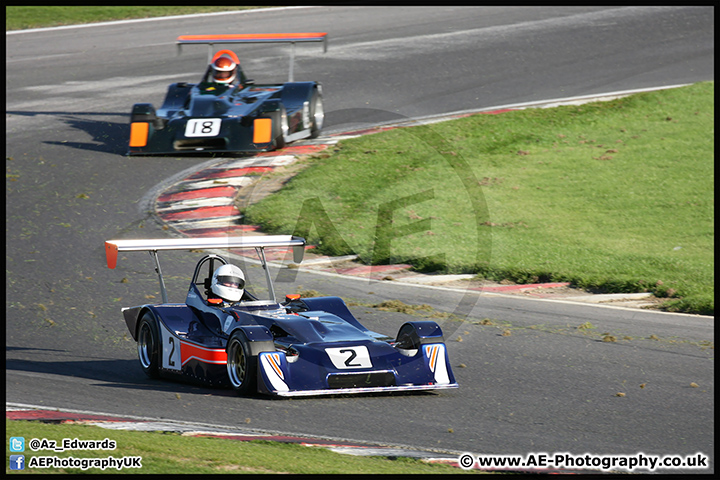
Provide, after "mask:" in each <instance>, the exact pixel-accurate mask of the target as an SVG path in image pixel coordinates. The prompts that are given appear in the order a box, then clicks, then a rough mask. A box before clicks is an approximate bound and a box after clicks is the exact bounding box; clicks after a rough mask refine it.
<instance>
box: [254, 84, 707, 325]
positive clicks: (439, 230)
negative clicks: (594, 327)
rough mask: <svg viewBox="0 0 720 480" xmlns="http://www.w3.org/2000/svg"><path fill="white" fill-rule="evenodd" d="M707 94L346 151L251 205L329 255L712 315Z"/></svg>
mask: <svg viewBox="0 0 720 480" xmlns="http://www.w3.org/2000/svg"><path fill="white" fill-rule="evenodd" d="M713 157H714V84H713V83H701V84H696V85H692V86H688V87H683V88H677V89H669V90H663V91H657V92H649V93H641V94H636V95H632V96H630V97H626V98H623V99H618V100H613V101H609V102H596V103H590V104H586V105H581V106H562V107H557V108H550V109H527V110H522V111H515V112H509V113H503V114H500V115H474V116H471V117H467V118H463V119H457V120H453V121H448V122H442V123H437V124H433V125H427V126H417V127H410V128H402V129H395V130H391V131H387V132H383V133H377V134H373V135H367V136H364V137H361V138H356V139H351V140H346V141H343V142H342V143H341V144H339V145H338V146H337V147H335V148H334V150H331V151H329V153H321V154H320V155H317V156H315V157H314V158H312V159H310V160H309V161H308V162H309V166H308V167H307V168H305V169H304V170H303V171H302V172H301V173H300V174H298V175H297V176H296V177H294V178H293V179H292V180H291V181H290V182H288V184H287V185H286V186H285V187H284V188H283V189H282V190H281V191H279V192H278V193H276V194H274V195H272V196H270V197H268V198H266V199H265V200H263V201H262V202H260V203H258V204H256V205H252V206H249V207H248V208H247V211H246V212H245V214H246V222H247V223H252V224H257V225H260V226H261V227H262V228H263V230H264V231H266V232H268V233H295V234H301V235H305V236H306V237H307V238H308V240H309V241H310V242H311V243H315V244H317V245H318V247H319V251H320V252H323V253H326V254H330V255H346V254H351V253H355V254H358V255H359V256H360V258H361V259H362V260H363V261H364V262H366V263H391V262H392V263H411V264H413V265H414V266H415V267H416V268H417V269H418V270H424V271H431V270H434V271H443V272H450V273H460V272H463V273H467V272H472V273H477V274H478V275H480V276H482V277H485V278H489V279H494V280H502V279H509V280H512V281H516V282H519V283H528V282H537V281H571V282H573V284H574V285H576V286H578V287H581V288H587V289H596V290H598V291H604V292H639V291H651V292H653V293H655V294H656V295H658V296H661V297H668V299H669V300H668V301H667V302H665V304H664V307H663V308H665V309H666V310H670V311H681V312H689V313H700V314H714V235H715V234H714V168H713V160H714V158H713Z"/></svg>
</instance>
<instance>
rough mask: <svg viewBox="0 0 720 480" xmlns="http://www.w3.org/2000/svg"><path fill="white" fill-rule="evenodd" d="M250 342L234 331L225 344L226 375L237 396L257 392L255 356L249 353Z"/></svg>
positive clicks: (237, 331) (242, 334) (239, 332)
mask: <svg viewBox="0 0 720 480" xmlns="http://www.w3.org/2000/svg"><path fill="white" fill-rule="evenodd" d="M249 343H250V342H248V340H247V337H246V336H245V334H244V333H243V331H242V330H236V331H235V332H233V334H232V336H230V340H228V343H227V349H226V351H227V374H228V378H229V379H230V385H232V388H233V389H234V390H235V391H236V392H237V394H238V395H247V394H250V393H255V392H257V370H258V368H257V366H258V359H257V356H253V355H252V354H251V353H250V345H249Z"/></svg>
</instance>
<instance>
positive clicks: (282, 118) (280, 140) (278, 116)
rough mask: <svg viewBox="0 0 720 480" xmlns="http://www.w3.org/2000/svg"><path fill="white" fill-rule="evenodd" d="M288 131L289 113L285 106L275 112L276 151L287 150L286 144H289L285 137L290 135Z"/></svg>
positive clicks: (273, 121)
mask: <svg viewBox="0 0 720 480" xmlns="http://www.w3.org/2000/svg"><path fill="white" fill-rule="evenodd" d="M288 130H289V126H288V118H287V112H286V111H285V106H284V105H283V106H282V107H280V110H278V111H277V112H273V115H272V133H273V142H274V144H275V145H274V146H275V149H276V150H277V149H280V148H285V144H286V143H287V142H286V140H285V137H287V135H288Z"/></svg>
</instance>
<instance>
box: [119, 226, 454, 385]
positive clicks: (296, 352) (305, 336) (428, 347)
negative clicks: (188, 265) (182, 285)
mask: <svg viewBox="0 0 720 480" xmlns="http://www.w3.org/2000/svg"><path fill="white" fill-rule="evenodd" d="M272 247H284V248H288V247H290V248H291V249H292V251H293V256H294V262H295V263H300V262H301V261H302V257H303V253H304V247H305V240H304V239H303V238H299V237H295V236H290V235H272V236H246V237H210V238H187V239H156V240H110V241H107V242H105V249H106V256H107V262H108V267H109V268H115V266H116V263H117V257H118V252H126V251H149V252H150V253H151V254H152V256H153V258H154V261H155V267H156V271H157V272H158V277H159V279H160V290H161V294H162V298H163V301H162V303H161V304H145V305H140V306H136V307H132V308H125V309H123V315H124V317H125V322H126V324H127V327H128V329H129V330H130V334H131V335H132V338H133V339H134V340H135V341H137V350H138V357H139V359H140V366H141V367H142V370H143V371H144V372H145V373H146V374H147V375H148V376H149V377H151V378H159V377H164V378H169V379H178V380H186V381H193V382H200V383H202V384H205V385H210V386H220V387H227V386H230V387H232V388H234V389H235V390H236V391H237V392H238V394H240V395H246V394H253V393H256V392H260V393H263V394H269V395H276V396H284V397H287V396H308V395H328V394H348V393H365V392H386V391H409V390H439V389H447V388H456V387H457V386H458V384H457V383H456V382H455V378H454V376H453V372H452V369H451V367H450V361H449V358H448V352H447V347H446V346H445V343H444V340H443V334H442V331H441V329H440V327H439V326H438V324H437V323H435V322H433V321H410V322H407V323H405V324H403V325H402V326H401V327H400V329H399V331H398V333H397V335H396V336H395V337H394V338H391V337H388V336H385V335H382V334H379V333H375V332H372V331H370V330H368V329H367V328H365V327H364V326H363V325H361V324H360V323H359V322H358V321H357V319H356V318H355V317H354V316H353V314H352V313H351V312H350V310H349V309H348V307H347V306H346V305H345V303H344V302H343V300H341V299H340V298H338V297H316V298H300V295H297V294H294V295H286V297H285V300H284V301H283V302H278V301H276V299H275V290H274V287H273V282H272V279H271V276H270V274H269V271H268V265H267V261H266V259H265V249H266V248H272ZM253 248H254V249H255V250H256V252H257V254H258V256H259V258H260V261H261V263H262V265H263V268H264V271H265V276H266V280H267V284H268V292H269V296H270V298H269V299H268V300H263V299H258V298H257V297H256V296H254V295H253V294H251V293H250V292H248V290H247V289H246V288H245V285H244V275H243V273H242V270H240V269H239V268H238V267H236V266H235V265H232V264H230V263H228V262H227V260H226V259H225V258H223V257H222V256H220V255H217V254H214V253H212V254H208V255H205V256H203V257H202V258H201V259H200V261H199V262H198V263H197V265H196V267H195V272H194V274H193V277H192V280H191V283H190V288H189V290H188V293H187V298H186V300H185V303H168V301H167V293H166V290H165V284H164V280H163V276H162V271H161V270H160V264H159V262H158V256H157V252H158V251H160V250H194V249H253Z"/></svg>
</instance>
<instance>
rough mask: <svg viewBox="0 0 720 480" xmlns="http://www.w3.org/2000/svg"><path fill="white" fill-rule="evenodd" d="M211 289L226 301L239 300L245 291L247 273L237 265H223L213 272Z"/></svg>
mask: <svg viewBox="0 0 720 480" xmlns="http://www.w3.org/2000/svg"><path fill="white" fill-rule="evenodd" d="M210 289H211V290H212V292H213V293H214V294H215V295H217V296H218V297H220V298H222V299H223V300H225V301H226V302H239V301H240V299H241V298H242V296H243V292H244V291H245V290H244V289H245V274H243V271H242V270H241V269H240V268H239V267H236V266H235V265H231V264H227V265H222V266H221V267H219V268H218V269H217V270H215V273H213V276H212V282H211V283H210Z"/></svg>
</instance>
